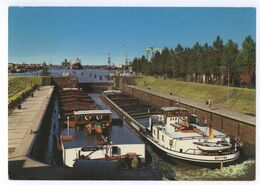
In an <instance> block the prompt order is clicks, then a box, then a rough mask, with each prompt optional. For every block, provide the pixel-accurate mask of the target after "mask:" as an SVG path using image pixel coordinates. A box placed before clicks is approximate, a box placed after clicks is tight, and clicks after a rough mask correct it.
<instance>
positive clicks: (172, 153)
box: [143, 135, 239, 163]
mask: <svg viewBox="0 0 260 185" xmlns="http://www.w3.org/2000/svg"><path fill="white" fill-rule="evenodd" d="M143 136H144V137H145V138H146V139H148V140H149V141H150V142H151V143H153V144H154V145H155V146H156V147H158V148H159V149H161V150H162V151H164V152H166V154H167V155H169V156H171V157H175V158H178V159H183V160H188V161H194V162H200V163H220V162H225V163H226V162H232V161H235V160H237V159H238V158H239V151H238V152H237V153H234V154H230V155H215V156H206V155H205V156H204V155H196V154H195V155H194V154H185V153H180V154H181V155H184V156H181V155H178V154H179V152H175V151H171V150H169V149H166V148H164V147H162V146H160V145H158V144H157V143H156V142H154V141H153V140H151V139H150V138H149V137H147V136H145V135H143ZM196 156H199V157H203V159H198V158H196ZM209 157H211V159H207V158H209ZM212 157H216V158H219V159H214V160H212ZM223 157H224V158H223Z"/></svg>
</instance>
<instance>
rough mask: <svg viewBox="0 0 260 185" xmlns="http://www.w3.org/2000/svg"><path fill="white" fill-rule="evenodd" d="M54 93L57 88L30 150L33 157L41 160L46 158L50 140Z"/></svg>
mask: <svg viewBox="0 0 260 185" xmlns="http://www.w3.org/2000/svg"><path fill="white" fill-rule="evenodd" d="M54 95H55V90H54V91H53V93H52V95H51V98H50V99H49V102H48V107H47V109H46V112H45V114H44V116H43V118H42V119H41V122H40V124H39V128H38V130H37V131H38V133H37V135H36V139H35V141H34V143H33V146H32V149H31V151H30V156H31V157H33V158H36V159H38V160H40V161H43V160H44V157H45V152H46V149H47V147H48V141H49V133H50V129H51V125H52V113H53V107H54Z"/></svg>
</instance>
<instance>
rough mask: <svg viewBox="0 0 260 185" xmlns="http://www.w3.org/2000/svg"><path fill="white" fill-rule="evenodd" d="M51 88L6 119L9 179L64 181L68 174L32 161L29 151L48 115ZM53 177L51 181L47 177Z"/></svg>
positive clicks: (25, 103)
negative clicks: (46, 114) (46, 113)
mask: <svg viewBox="0 0 260 185" xmlns="http://www.w3.org/2000/svg"><path fill="white" fill-rule="evenodd" d="M53 91H54V87H53V86H42V87H40V90H36V91H35V92H34V96H33V97H29V98H28V99H26V100H25V101H24V102H23V103H22V104H21V109H15V110H14V111H13V112H11V113H10V114H9V115H8V153H9V155H8V161H9V162H8V166H9V178H10V179H64V178H65V176H66V175H65V174H66V171H67V170H59V169H56V168H55V167H51V166H49V165H48V164H45V163H43V162H40V161H38V160H35V159H34V158H33V157H32V156H30V151H31V148H32V146H33V143H34V141H35V138H36V134H35V132H36V133H37V131H38V129H39V127H40V125H41V123H42V119H43V117H44V115H45V112H46V111H47V107H48V104H49V100H50V98H51V96H52V93H53ZM51 172H53V173H52V174H54V175H53V176H52V177H50V173H51Z"/></svg>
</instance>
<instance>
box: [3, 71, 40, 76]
mask: <svg viewBox="0 0 260 185" xmlns="http://www.w3.org/2000/svg"><path fill="white" fill-rule="evenodd" d="M41 72H42V70H38V71H33V72H30V71H27V72H24V73H8V76H39V75H40V74H41Z"/></svg>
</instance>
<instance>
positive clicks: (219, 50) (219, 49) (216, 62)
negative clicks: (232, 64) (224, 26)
mask: <svg viewBox="0 0 260 185" xmlns="http://www.w3.org/2000/svg"><path fill="white" fill-rule="evenodd" d="M223 50H224V45H223V41H222V39H221V38H220V36H217V38H216V39H215V41H214V42H213V53H212V54H213V57H212V61H211V62H212V69H213V73H214V74H215V75H216V77H217V78H216V81H217V82H218V83H219V81H220V66H221V64H222V55H223Z"/></svg>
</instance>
